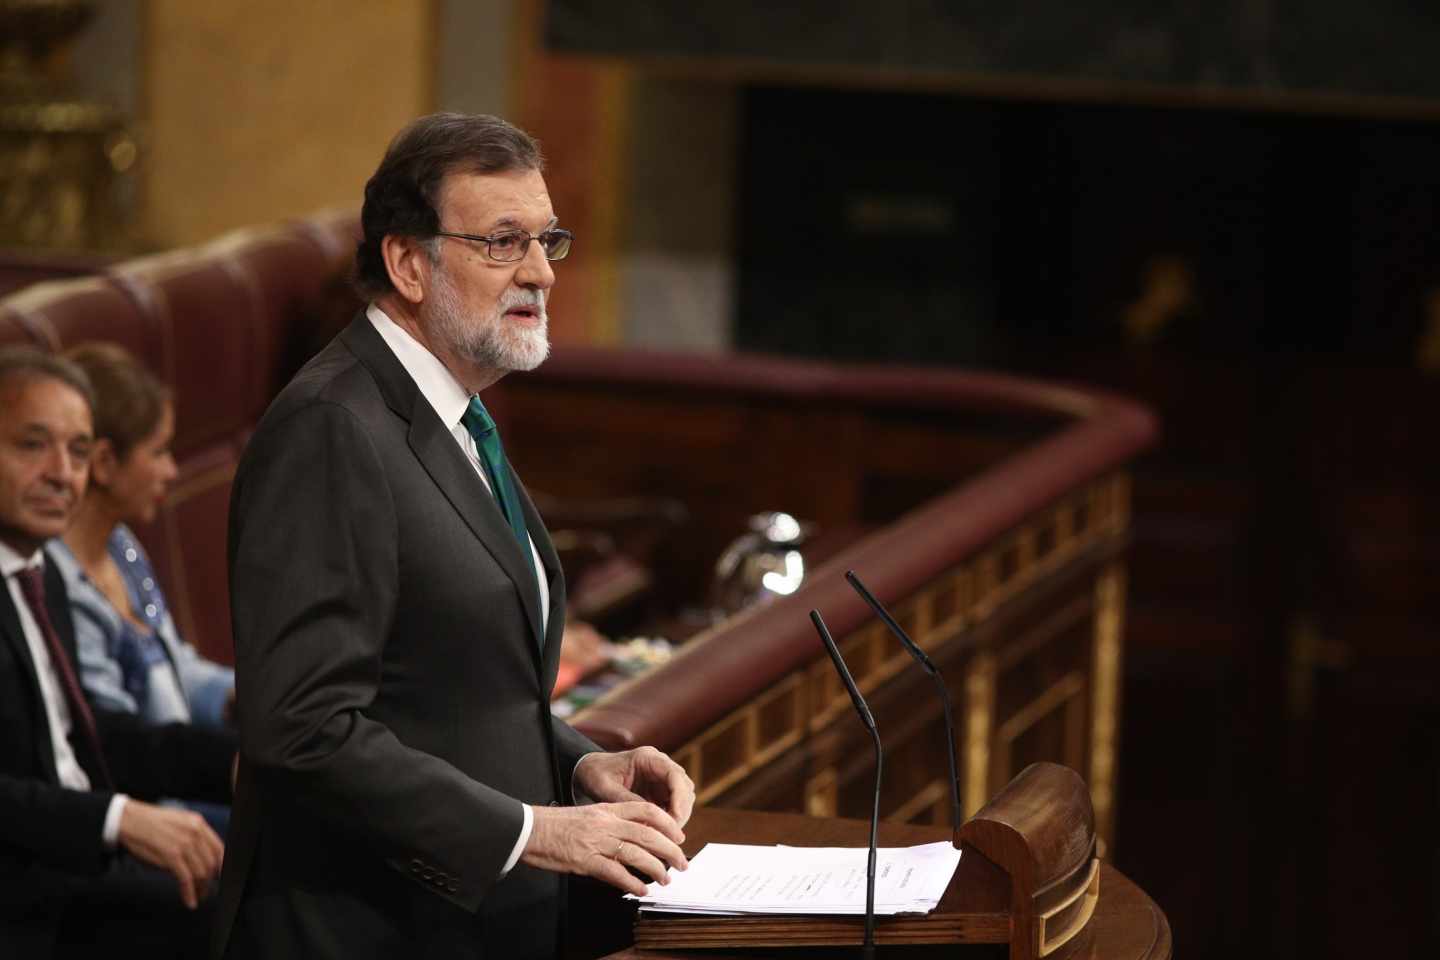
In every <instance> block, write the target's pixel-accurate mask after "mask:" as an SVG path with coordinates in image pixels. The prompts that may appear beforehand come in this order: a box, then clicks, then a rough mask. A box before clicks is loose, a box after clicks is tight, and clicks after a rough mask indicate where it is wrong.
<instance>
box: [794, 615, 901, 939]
mask: <svg viewBox="0 0 1440 960" xmlns="http://www.w3.org/2000/svg"><path fill="white" fill-rule="evenodd" d="M810 622H811V623H813V624H815V630H816V632H817V633H819V634H820V642H821V643H823V644H825V652H826V653H828V654H830V661H831V662H832V663H834V664H835V672H836V673H838V674H840V682H841V683H843V684H845V690H846V692H848V693H849V694H850V702H851V703H853V704H855V712H856V713H858V714H860V722H861V723H863V724H865V729H867V730H869V731H870V738H871V739H872V740H874V741H875V803H874V805H873V806H872V808H871V810H870V860H869V862H868V863H867V865H866V867H865V943H864V945H863V946H862V947H861V948H860V956H861V957H864V958H865V960H873V958H874V956H875V856H876V853H875V851H876V842H875V840H876V834H877V832H878V831H879V829H880V767H881V765H882V762H883V760H884V757H885V754H884V751H883V750H881V748H880V731H879V730H877V729H875V718H874V717H873V716H871V715H870V708H869V707H868V706H866V705H865V698H864V697H862V696H860V688H859V687H857V686H855V680H854V678H853V677H851V676H850V669H849V668H848V667H846V666H845V658H844V657H842V656H840V648H839V647H837V646H835V641H834V640H833V639H832V638H831V637H830V631H829V630H827V629H825V621H824V620H822V619H821V618H820V611H819V610H811V611H810Z"/></svg>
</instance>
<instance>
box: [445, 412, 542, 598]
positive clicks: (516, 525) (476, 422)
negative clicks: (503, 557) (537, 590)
mask: <svg viewBox="0 0 1440 960" xmlns="http://www.w3.org/2000/svg"><path fill="white" fill-rule="evenodd" d="M460 422H461V423H463V424H465V429H466V430H469V431H470V436H472V437H474V438H475V446H476V447H478V448H479V449H480V463H481V464H482V465H483V466H484V467H485V476H486V477H488V478H489V480H490V490H491V491H492V492H493V493H494V494H495V502H496V503H498V504H500V512H501V513H503V514H505V519H506V520H508V521H509V522H510V532H511V533H513V534H515V539H516V540H517V541H519V543H520V552H521V553H523V554H525V567H526V569H530V570H532V571H533V569H534V561H533V560H532V559H531V557H530V532H529V531H528V530H526V529H525V514H523V513H521V512H520V498H519V497H518V496H516V494H515V481H514V480H512V479H511V478H510V464H509V463H508V462H506V460H505V448H504V447H502V446H500V432H499V431H498V430H496V429H495V421H494V420H492V419H490V412H489V411H488V410H486V409H485V404H483V403H481V402H480V398H479V397H478V396H476V397H471V398H470V407H469V409H467V410H466V411H465V416H463V417H461V418H460Z"/></svg>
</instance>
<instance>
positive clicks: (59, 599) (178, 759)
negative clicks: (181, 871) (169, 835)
mask: <svg viewBox="0 0 1440 960" xmlns="http://www.w3.org/2000/svg"><path fill="white" fill-rule="evenodd" d="M45 605H46V607H47V608H48V612H49V614H50V622H51V623H52V624H53V625H54V627H55V632H56V633H57V634H58V635H59V637H60V642H61V645H62V646H64V647H65V649H66V651H67V652H68V654H69V656H70V660H71V663H72V664H73V663H74V662H75V631H74V626H73V623H72V621H71V619H70V603H69V600H68V598H67V597H66V595H65V584H64V582H63V581H62V579H61V577H60V574H59V571H57V570H56V569H55V568H54V567H53V566H52V565H48V564H47V565H46V568H45ZM95 722H96V725H97V727H98V728H99V732H100V739H101V744H102V746H103V748H104V750H105V759H106V763H107V765H108V766H109V769H110V773H111V774H112V775H113V776H114V777H115V785H116V787H117V788H118V789H120V790H122V791H123V792H125V793H128V794H130V795H132V796H134V797H136V798H141V799H154V798H156V797H159V796H172V797H185V798H190V799H196V800H212V801H216V802H221V803H224V802H228V801H229V798H230V763H231V760H232V758H233V756H234V741H233V738H231V737H229V736H228V735H225V734H218V733H215V732H213V731H202V730H194V729H192V728H187V727H182V726H168V727H147V726H145V725H144V724H142V723H140V722H139V720H138V719H137V718H135V717H133V716H130V715H128V714H116V713H107V712H105V711H101V710H97V711H95ZM71 742H72V744H73V745H74V747H75V751H76V755H77V758H78V759H79V761H80V765H81V767H82V768H83V769H84V770H85V772H86V774H87V775H88V776H89V777H90V780H91V783H92V784H95V785H96V786H97V787H98V786H99V785H100V784H101V775H100V773H99V770H98V768H97V764H96V761H95V757H94V755H93V754H92V753H91V752H90V751H89V750H88V749H87V748H86V743H85V741H84V738H83V737H79V736H74V737H72V738H71ZM112 796H113V794H112V793H110V792H109V791H108V790H104V789H96V790H92V791H88V792H87V791H79V790H68V789H65V788H63V787H61V786H60V780H59V777H58V775H57V774H56V772H55V751H54V747H53V745H52V744H51V742H50V727H49V721H48V720H47V718H46V716H45V702H44V700H43V699H42V698H41V694H40V681H39V679H38V677H37V674H36V672H35V663H34V660H33V659H32V658H31V656H30V648H29V646H28V645H27V644H26V642H25V635H24V633H22V632H21V629H20V618H19V615H18V613H17V612H16V610H15V606H14V604H13V603H12V602H11V599H10V591H9V590H8V589H6V588H4V587H3V586H0V955H3V956H6V957H48V956H49V955H50V950H51V943H52V942H53V940H54V936H55V925H56V924H57V923H58V922H59V919H60V916H61V914H62V913H63V912H64V908H65V903H66V900H67V898H68V896H69V894H70V891H71V890H72V889H73V887H74V885H75V884H76V883H77V882H83V881H84V880H85V879H86V878H93V877H96V876H98V875H99V874H100V873H101V872H102V871H103V870H104V869H105V868H106V867H107V865H108V864H109V861H110V854H109V852H107V851H106V850H105V849H104V846H103V844H102V843H101V829H102V827H103V826H104V822H105V812H106V810H107V809H108V807H109V805H110V800H111V797H112ZM176 897H177V900H178V897H179V894H178V893H177V894H176Z"/></svg>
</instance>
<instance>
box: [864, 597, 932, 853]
mask: <svg viewBox="0 0 1440 960" xmlns="http://www.w3.org/2000/svg"><path fill="white" fill-rule="evenodd" d="M845 579H846V580H848V581H849V582H850V586H852V587H854V588H855V592H856V593H858V594H860V596H861V598H862V599H864V601H865V602H866V603H868V604H870V609H871V610H874V611H875V615H876V616H877V617H879V618H880V619H881V620H882V621H883V622H884V624H885V626H887V627H889V628H890V632H891V633H893V634H895V636H896V637H897V638H898V639H899V640H900V644H901V645H902V646H903V647H904V648H905V650H906V652H907V653H909V654H910V656H911V657H913V658H914V660H915V662H916V663H918V664H920V667H921V669H923V670H924V671H925V672H926V673H928V674H930V678H931V679H932V680H934V681H935V689H936V690H938V691H939V692H940V703H941V704H942V705H943V706H944V707H945V746H946V747H947V748H949V752H948V754H947V756H948V757H949V758H950V829H951V830H958V829H959V828H960V776H959V774H957V773H956V772H955V719H954V710H953V709H952V707H951V705H950V691H949V689H947V688H946V686H945V678H944V677H943V676H941V675H940V668H939V667H937V666H935V663H934V661H932V660H931V659H930V658H929V657H927V656H926V655H925V651H924V650H921V649H920V645H919V644H918V643H916V642H915V641H914V640H911V639H910V636H909V634H907V633H906V632H905V631H904V630H902V629H901V628H900V624H898V623H896V622H895V618H894V617H892V616H890V611H888V610H886V609H885V607H884V605H883V604H881V603H880V601H879V600H876V599H875V595H874V594H872V593H871V592H870V591H869V590H866V589H865V584H863V583H861V582H860V578H859V577H857V576H856V575H855V571H854V570H846V571H845Z"/></svg>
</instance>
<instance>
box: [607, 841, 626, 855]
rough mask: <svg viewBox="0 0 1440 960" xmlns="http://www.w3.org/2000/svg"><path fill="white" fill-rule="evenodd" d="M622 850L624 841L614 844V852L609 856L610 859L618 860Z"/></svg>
mask: <svg viewBox="0 0 1440 960" xmlns="http://www.w3.org/2000/svg"><path fill="white" fill-rule="evenodd" d="M624 848H625V841H624V840H621V841H620V842H619V843H617V844H615V852H614V853H612V854H611V855H610V859H612V860H619V859H620V851H621V850H623V849H624Z"/></svg>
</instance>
